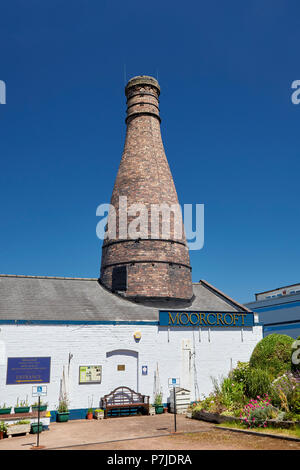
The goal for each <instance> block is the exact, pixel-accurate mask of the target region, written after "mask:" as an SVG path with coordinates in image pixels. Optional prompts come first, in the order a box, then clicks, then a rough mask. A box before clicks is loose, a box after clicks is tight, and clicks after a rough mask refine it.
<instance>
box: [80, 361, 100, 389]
mask: <svg viewBox="0 0 300 470" xmlns="http://www.w3.org/2000/svg"><path fill="white" fill-rule="evenodd" d="M101 379H102V366H99V365H98V366H79V383H80V384H100V383H101Z"/></svg>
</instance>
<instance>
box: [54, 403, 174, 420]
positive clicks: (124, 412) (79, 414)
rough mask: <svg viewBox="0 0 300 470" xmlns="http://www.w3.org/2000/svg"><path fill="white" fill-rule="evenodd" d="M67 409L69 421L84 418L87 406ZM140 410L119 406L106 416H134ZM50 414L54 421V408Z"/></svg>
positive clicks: (165, 405)
mask: <svg viewBox="0 0 300 470" xmlns="http://www.w3.org/2000/svg"><path fill="white" fill-rule="evenodd" d="M168 405H169V404H168V403H163V406H164V407H165V408H167V407H168ZM69 411H70V415H69V421H71V420H73V419H86V415H87V411H88V408H78V409H74V410H69ZM140 412H141V410H140V409H138V408H120V409H115V410H111V411H110V412H109V413H108V416H109V417H111V418H113V417H118V416H136V415H137V414H138V413H140ZM50 414H51V417H50V422H51V423H54V422H55V421H56V414H57V412H56V411H55V410H52V411H50Z"/></svg>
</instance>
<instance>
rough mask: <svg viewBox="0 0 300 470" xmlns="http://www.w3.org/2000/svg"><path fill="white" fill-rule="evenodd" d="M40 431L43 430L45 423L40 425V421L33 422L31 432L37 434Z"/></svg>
mask: <svg viewBox="0 0 300 470" xmlns="http://www.w3.org/2000/svg"><path fill="white" fill-rule="evenodd" d="M38 431H39V432H42V431H43V423H40V426H39V425H38V423H31V434H37V433H38Z"/></svg>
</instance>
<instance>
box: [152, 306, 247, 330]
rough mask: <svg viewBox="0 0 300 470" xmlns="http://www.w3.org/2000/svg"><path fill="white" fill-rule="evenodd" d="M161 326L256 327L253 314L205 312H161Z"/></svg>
mask: <svg viewBox="0 0 300 470" xmlns="http://www.w3.org/2000/svg"><path fill="white" fill-rule="evenodd" d="M159 325H160V326H169V327H180V326H181V327H183V326H184V327H188V328H193V327H195V326H197V327H205V326H206V327H209V328H210V327H215V328H244V327H247V326H248V327H251V326H253V325H254V314H253V313H252V312H249V313H248V312H203V311H201V312H200V311H190V312H188V311H186V312H185V311H178V310H171V311H170V310H168V311H167V310H160V311H159Z"/></svg>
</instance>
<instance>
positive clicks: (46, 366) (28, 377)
mask: <svg viewBox="0 0 300 470" xmlns="http://www.w3.org/2000/svg"><path fill="white" fill-rule="evenodd" d="M50 364H51V357H8V358H7V375H6V384H7V385H13V384H14V385H15V384H25V383H38V382H40V383H50Z"/></svg>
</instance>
